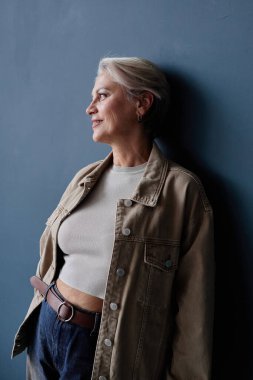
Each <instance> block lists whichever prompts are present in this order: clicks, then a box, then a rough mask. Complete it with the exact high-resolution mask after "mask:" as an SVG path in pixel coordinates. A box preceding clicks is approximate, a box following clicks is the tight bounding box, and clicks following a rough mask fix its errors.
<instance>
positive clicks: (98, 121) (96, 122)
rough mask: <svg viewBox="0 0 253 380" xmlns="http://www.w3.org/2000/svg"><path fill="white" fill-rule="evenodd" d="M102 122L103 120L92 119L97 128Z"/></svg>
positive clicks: (93, 126) (93, 125)
mask: <svg viewBox="0 0 253 380" xmlns="http://www.w3.org/2000/svg"><path fill="white" fill-rule="evenodd" d="M101 122H102V120H98V119H96V120H92V128H95V127H97V126H98V125H99V124H100V123H101Z"/></svg>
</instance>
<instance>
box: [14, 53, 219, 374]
mask: <svg viewBox="0 0 253 380" xmlns="http://www.w3.org/2000/svg"><path fill="white" fill-rule="evenodd" d="M168 98H169V92H168V87H167V82H166V79H165V77H164V76H163V74H162V73H161V72H160V71H159V69H158V68H157V67H156V66H155V65H153V64H152V63H151V62H149V61H146V60H143V59H140V58H104V59H102V60H101V61H100V64H99V69H98V76H97V78H96V81H95V85H94V88H93V91H92V102H91V104H90V105H89V106H88V108H87V110H86V112H87V114H88V115H90V117H91V121H92V128H93V140H94V141H95V142H102V143H106V144H109V145H110V146H111V148H112V151H111V153H110V154H109V155H108V156H107V157H106V158H105V159H104V160H103V161H99V162H96V163H93V164H91V165H89V166H87V167H85V168H84V169H82V170H81V171H80V172H78V173H77V174H76V176H75V177H74V179H73V180H72V181H71V183H70V185H69V186H68V188H67V190H66V191H65V193H64V194H63V196H62V198H61V200H60V203H59V205H58V206H57V208H56V209H55V211H54V212H53V214H52V215H51V216H50V218H49V219H48V221H47V223H46V229H45V231H44V233H43V235H42V237H41V251H40V254H41V258H40V262H39V265H38V269H37V277H33V278H32V279H31V282H32V285H33V286H34V287H35V289H36V290H35V295H34V298H33V301H32V303H31V306H30V309H29V311H28V314H27V316H26V318H25V320H24V322H23V324H22V325H21V327H20V329H19V332H18V333H17V336H16V342H15V347H14V352H13V354H14V355H17V354H18V353H19V352H21V351H22V350H24V349H25V347H26V346H28V364H27V378H28V379H33V380H35V379H50V380H51V379H61V380H63V379H68V380H73V379H90V378H91V379H93V380H95V379H100V380H106V379H117V380H130V379H136V380H151V379H152V380H157V379H159V380H160V379H161V380H162V379H164V380H169V379H178V380H179V379H184V380H185V379H188V380H196V379H198V380H206V379H210V358H211V344H212V321H213V272H214V264H213V236H212V210H211V207H210V204H209V202H208V200H207V198H206V195H205V192H204V190H203V187H202V185H201V183H200V182H199V180H198V178H197V177H196V176H195V175H194V174H192V173H191V172H189V171H188V170H186V169H184V168H182V167H181V166H179V165H177V164H175V163H174V162H171V161H169V160H167V159H166V158H165V157H164V156H163V154H162V153H161V152H160V150H159V149H158V147H157V145H156V144H155V143H154V142H153V138H154V136H155V135H156V133H157V131H158V129H159V126H160V125H161V124H162V122H164V121H165V120H164V115H165V114H166V110H167V106H168ZM42 281H43V282H42ZM42 300H43V302H42ZM101 313H102V314H101ZM33 325H35V332H34V334H32V339H28V338H29V333H30V335H31V332H30V331H31V328H32V326H33ZM91 372H92V374H91Z"/></svg>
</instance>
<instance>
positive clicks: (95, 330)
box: [90, 313, 101, 336]
mask: <svg viewBox="0 0 253 380" xmlns="http://www.w3.org/2000/svg"><path fill="white" fill-rule="evenodd" d="M100 320H101V313H96V315H95V322H94V327H93V329H92V331H91V333H90V336H93V335H94V334H95V333H96V332H97V331H98V330H99V326H100Z"/></svg>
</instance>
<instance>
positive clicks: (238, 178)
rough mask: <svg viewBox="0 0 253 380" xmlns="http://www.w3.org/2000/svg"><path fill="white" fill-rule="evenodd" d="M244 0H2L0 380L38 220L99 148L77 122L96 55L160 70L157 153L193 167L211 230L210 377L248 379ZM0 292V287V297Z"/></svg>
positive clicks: (248, 87)
mask: <svg viewBox="0 0 253 380" xmlns="http://www.w3.org/2000/svg"><path fill="white" fill-rule="evenodd" d="M252 18H253V3H252V1H250V0H244V1H243V2H239V1H237V0H231V1H229V0H220V1H215V0H212V1H211V0H188V1H176V0H156V1H147V0H139V1H134V0H128V1H123V0H122V1H112V0H107V1H101V0H86V1H83V0H72V1H67V0H24V1H19V0H12V1H9V0H1V1H0V54H1V61H0V67H1V72H0V83H1V90H0V120H1V139H0V142H1V148H0V156H1V160H0V162H1V188H0V189H1V190H0V191H1V197H0V199H1V225H2V226H1V230H0V231H1V232H0V236H1V267H0V271H1V273H0V287H1V296H0V297H1V298H0V305H1V312H0V320H1V330H0V378H1V380H20V379H23V378H24V371H25V355H21V356H19V357H18V358H16V359H15V360H13V361H11V360H10V359H9V352H10V350H11V345H12V339H13V335H14V332H15V330H16V328H17V326H18V324H19V323H20V321H21V319H22V317H23V316H24V313H25V311H26V309H27V305H28V303H29V301H30V299H31V296H32V290H31V288H30V286H29V283H28V278H29V276H30V275H32V274H33V273H34V271H35V268H36V263H37V260H38V240H39V237H40V234H41V232H42V230H43V228H44V222H45V220H46V218H47V216H48V215H49V214H50V212H51V211H52V209H53V208H54V207H55V205H56V203H57V201H58V199H59V196H60V195H61V193H62V191H63V190H64V188H65V186H66V185H67V183H68V181H69V180H70V179H71V177H72V176H73V174H74V173H75V172H76V171H77V170H78V169H79V168H80V167H82V166H84V165H85V164H87V163H89V162H91V161H93V160H97V159H99V158H102V157H103V156H104V155H105V154H106V153H107V152H108V151H109V148H108V147H106V146H103V145H96V144H94V143H93V142H92V140H91V128H90V122H89V120H88V118H87V117H86V116H85V115H84V110H85V107H86V105H87V104H88V102H89V100H90V91H91V88H92V84H93V79H94V76H95V72H96V66H97V62H98V60H99V58H100V57H101V56H104V55H108V54H113V55H126V56H128V55H137V56H143V57H146V58H148V59H151V60H153V61H154V62H156V63H157V64H159V65H161V67H162V68H163V69H164V70H165V71H166V73H167V75H168V78H169V79H170V81H171V84H172V90H173V97H172V109H171V114H170V118H169V119H168V131H166V133H165V134H164V137H163V139H162V141H160V144H161V146H162V147H163V149H164V151H165V152H166V154H168V155H170V156H171V157H173V158H174V159H177V160H178V161H179V162H181V163H182V164H184V165H185V166H187V167H188V168H190V169H193V170H195V172H196V173H197V174H199V175H200V177H201V178H202V180H203V182H204V184H205V186H206V189H207V193H208V196H209V198H210V200H211V201H212V204H213V207H214V211H215V217H216V218H215V220H216V246H217V248H216V261H217V285H216V289H217V295H216V317H215V342H214V379H216V380H225V379H237V380H238V379H243V380H250V379H252V378H253V366H252V360H251V357H250V352H252V348H253V347H252V346H253V345H252V332H253V327H252V323H251V321H252V318H253V310H252V309H253V307H252V298H253V276H252V267H253V249H252V248H253V233H252V225H253V212H252V211H253V204H252V191H253V179H252V171H253V165H252V163H253V158H252V155H251V151H252V143H253V130H252V124H253V107H252V88H253V76H252V68H253V62H252V61H253V60H252V58H253V49H252V48H253V33H252V32H253V22H252ZM2 289H4V291H2Z"/></svg>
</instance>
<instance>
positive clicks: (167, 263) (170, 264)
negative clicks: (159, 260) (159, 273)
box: [164, 260, 172, 268]
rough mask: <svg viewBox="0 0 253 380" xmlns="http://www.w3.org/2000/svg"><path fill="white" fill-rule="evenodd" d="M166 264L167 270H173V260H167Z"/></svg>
mask: <svg viewBox="0 0 253 380" xmlns="http://www.w3.org/2000/svg"><path fill="white" fill-rule="evenodd" d="M164 264H165V266H166V267H167V268H171V267H172V261H171V260H166V261H165V263H164Z"/></svg>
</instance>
